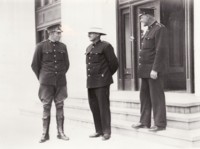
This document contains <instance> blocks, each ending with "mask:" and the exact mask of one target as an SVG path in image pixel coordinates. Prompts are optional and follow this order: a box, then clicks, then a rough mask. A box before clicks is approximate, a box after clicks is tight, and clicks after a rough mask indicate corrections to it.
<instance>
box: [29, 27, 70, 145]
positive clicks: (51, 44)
mask: <svg viewBox="0 0 200 149" xmlns="http://www.w3.org/2000/svg"><path fill="white" fill-rule="evenodd" d="M47 31H48V34H49V39H48V40H46V41H43V42H41V43H39V44H37V46H36V50H35V53H34V56H33V61H32V65H31V67H32V69H33V71H34V73H35V74H36V77H37V79H38V80H39V83H40V87H39V93H38V95H39V98H40V100H41V102H42V104H43V134H42V138H41V140H40V143H42V142H45V141H47V140H49V125H50V118H51V105H52V101H54V102H55V106H56V121H57V129H58V135H57V138H58V139H62V140H69V138H68V137H67V136H66V135H65V134H64V128H63V125H64V109H63V106H64V100H65V99H66V98H67V87H66V76H65V74H66V73H67V71H68V68H69V59H68V53H67V48H66V45H65V44H63V43H61V42H59V40H60V38H61V32H62V30H61V28H60V24H56V25H52V26H49V27H48V28H47Z"/></svg>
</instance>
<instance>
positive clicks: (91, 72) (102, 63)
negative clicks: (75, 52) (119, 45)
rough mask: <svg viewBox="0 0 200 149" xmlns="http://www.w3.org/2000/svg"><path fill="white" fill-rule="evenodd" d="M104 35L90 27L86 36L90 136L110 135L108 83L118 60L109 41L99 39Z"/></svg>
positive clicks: (106, 138)
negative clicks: (92, 126) (90, 122)
mask: <svg viewBox="0 0 200 149" xmlns="http://www.w3.org/2000/svg"><path fill="white" fill-rule="evenodd" d="M101 35H106V34H105V33H104V32H102V29H101V28H97V27H94V28H91V29H90V31H89V32H88V37H89V39H90V41H91V42H92V44H90V45H89V46H88V47H87V50H86V65H87V68H86V69H87V88H88V99H89V105H90V109H91V111H92V114H93V119H94V125H95V130H96V132H95V133H94V134H92V135H91V136H90V137H91V138H96V137H99V136H102V140H108V139H109V138H110V137H111V113H110V99H109V95H110V84H112V83H113V79H112V75H113V74H114V73H115V72H116V71H117V68H118V60H117V58H116V56H115V54H114V50H113V47H112V45H111V44H110V43H108V42H105V41H101V40H100V37H101Z"/></svg>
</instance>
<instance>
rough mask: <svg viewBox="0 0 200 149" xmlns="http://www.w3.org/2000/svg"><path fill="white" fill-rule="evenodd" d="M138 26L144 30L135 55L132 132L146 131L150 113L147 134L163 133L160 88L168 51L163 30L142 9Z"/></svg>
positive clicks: (163, 119) (149, 14)
mask: <svg viewBox="0 0 200 149" xmlns="http://www.w3.org/2000/svg"><path fill="white" fill-rule="evenodd" d="M141 11H142V14H141V15H140V22H141V23H143V24H144V26H148V30H147V31H146V33H145V34H144V36H143V37H142V43H141V50H140V51H139V66H138V75H139V77H140V78H141V89H140V101H141V109H140V112H141V117H140V122H139V123H138V124H136V125H132V127H133V128H136V129H138V128H150V126H151V110H152V109H153V118H154V126H152V127H151V128H150V129H149V130H150V131H154V132H156V131H160V130H165V129H166V125H167V122H166V107H165V95H164V90H163V84H162V77H163V72H164V63H165V57H166V53H165V52H166V51H167V48H168V42H167V41H168V40H167V29H166V27H165V26H164V25H162V24H160V23H158V22H157V21H156V19H155V18H154V10H152V9H142V10H141Z"/></svg>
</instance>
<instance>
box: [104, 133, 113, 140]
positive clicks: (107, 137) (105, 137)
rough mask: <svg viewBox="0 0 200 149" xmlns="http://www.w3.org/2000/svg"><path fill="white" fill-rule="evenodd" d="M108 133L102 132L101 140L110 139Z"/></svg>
mask: <svg viewBox="0 0 200 149" xmlns="http://www.w3.org/2000/svg"><path fill="white" fill-rule="evenodd" d="M110 137H111V136H110V134H104V135H103V136H102V140H103V141H106V140H108V139H110Z"/></svg>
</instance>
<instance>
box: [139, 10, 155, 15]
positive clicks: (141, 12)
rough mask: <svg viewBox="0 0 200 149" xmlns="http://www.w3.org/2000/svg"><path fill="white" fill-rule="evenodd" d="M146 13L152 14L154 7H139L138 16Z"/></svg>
mask: <svg viewBox="0 0 200 149" xmlns="http://www.w3.org/2000/svg"><path fill="white" fill-rule="evenodd" d="M146 14H148V15H151V16H154V8H141V9H140V14H139V17H141V16H142V15H146Z"/></svg>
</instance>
